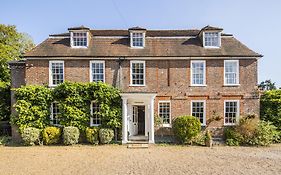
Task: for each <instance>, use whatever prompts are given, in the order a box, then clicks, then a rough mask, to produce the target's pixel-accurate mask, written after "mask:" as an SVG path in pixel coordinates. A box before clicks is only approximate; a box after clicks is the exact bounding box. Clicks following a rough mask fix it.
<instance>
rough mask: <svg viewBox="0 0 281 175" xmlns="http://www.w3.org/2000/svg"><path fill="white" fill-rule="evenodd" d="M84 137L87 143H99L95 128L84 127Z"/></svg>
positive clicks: (97, 132)
mask: <svg viewBox="0 0 281 175" xmlns="http://www.w3.org/2000/svg"><path fill="white" fill-rule="evenodd" d="M86 139H87V141H88V142H89V143H92V144H98V143H99V129H98V128H97V127H95V128H86Z"/></svg>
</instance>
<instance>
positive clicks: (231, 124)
mask: <svg viewBox="0 0 281 175" xmlns="http://www.w3.org/2000/svg"><path fill="white" fill-rule="evenodd" d="M227 102H236V103H237V112H236V122H235V123H225V112H226V103H227ZM239 117H240V101H239V100H224V111H223V123H224V125H225V126H234V125H236V123H237V122H238V121H239Z"/></svg>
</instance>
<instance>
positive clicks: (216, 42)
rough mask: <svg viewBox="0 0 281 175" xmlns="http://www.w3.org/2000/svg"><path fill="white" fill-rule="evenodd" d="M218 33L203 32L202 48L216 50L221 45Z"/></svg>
mask: <svg viewBox="0 0 281 175" xmlns="http://www.w3.org/2000/svg"><path fill="white" fill-rule="evenodd" d="M220 39H221V38H220V33H219V32H204V40H203V41H204V47H210V48H218V47H220V45H221V42H220Z"/></svg>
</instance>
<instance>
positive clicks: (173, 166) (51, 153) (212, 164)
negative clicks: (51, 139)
mask: <svg viewBox="0 0 281 175" xmlns="http://www.w3.org/2000/svg"><path fill="white" fill-rule="evenodd" d="M0 174H17V175H18V174H75V175H76V174H91V175H93V174H107V175H108V174H144V175H151V174H161V175H165V174H173V175H176V174H205V175H206V174H231V175H232V174H247V175H250V174H251V175H254V174H262V175H267V174H281V144H278V145H272V146H271V147H266V148H257V147H227V146H219V147H213V148H206V147H197V146H189V147H186V146H159V145H155V146H150V147H149V148H148V149H127V148H126V147H125V146H119V145H107V146H90V145H77V146H68V147H67V146H35V147H0Z"/></svg>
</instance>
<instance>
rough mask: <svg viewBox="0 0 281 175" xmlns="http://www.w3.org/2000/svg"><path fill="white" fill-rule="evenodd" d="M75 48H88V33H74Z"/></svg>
mask: <svg viewBox="0 0 281 175" xmlns="http://www.w3.org/2000/svg"><path fill="white" fill-rule="evenodd" d="M72 39H73V46H87V33H86V32H73V37H72Z"/></svg>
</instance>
